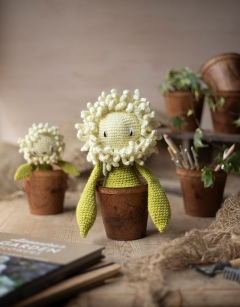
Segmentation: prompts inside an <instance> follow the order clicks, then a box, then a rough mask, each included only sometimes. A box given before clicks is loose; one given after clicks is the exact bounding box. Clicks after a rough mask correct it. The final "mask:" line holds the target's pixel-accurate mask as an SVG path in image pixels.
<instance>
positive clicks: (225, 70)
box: [200, 53, 240, 134]
mask: <svg viewBox="0 0 240 307" xmlns="http://www.w3.org/2000/svg"><path fill="white" fill-rule="evenodd" d="M200 74H201V77H202V79H203V80H204V81H205V83H206V84H207V85H208V86H209V87H210V88H212V89H213V90H214V91H215V92H216V94H217V96H219V97H223V98H224V99H225V103H224V105H223V106H222V107H218V108H217V109H216V110H215V111H212V110H211V115H212V122H213V129H214V132H215V133H229V134H236V133H240V127H237V126H236V125H235V124H234V123H233V122H234V121H236V120H237V119H238V118H239V117H240V54H238V53H225V54H220V55H217V56H214V57H212V58H211V59H209V60H207V61H206V62H205V63H204V64H203V65H202V67H201V68H200Z"/></svg>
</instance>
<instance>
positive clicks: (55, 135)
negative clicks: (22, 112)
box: [18, 124, 65, 165]
mask: <svg viewBox="0 0 240 307" xmlns="http://www.w3.org/2000/svg"><path fill="white" fill-rule="evenodd" d="M18 143H19V145H20V150H19V152H20V153H23V154H24V159H26V160H27V162H28V163H29V164H35V165H38V164H44V163H46V164H50V165H52V164H54V163H57V162H58V161H59V160H60V159H61V157H62V153H63V150H64V146H65V145H64V142H63V136H62V135H61V134H60V133H59V132H58V127H55V126H53V127H49V126H48V124H45V125H43V124H39V125H36V124H33V126H32V127H31V128H29V133H28V134H27V135H26V136H25V138H23V139H21V138H20V139H19V140H18Z"/></svg>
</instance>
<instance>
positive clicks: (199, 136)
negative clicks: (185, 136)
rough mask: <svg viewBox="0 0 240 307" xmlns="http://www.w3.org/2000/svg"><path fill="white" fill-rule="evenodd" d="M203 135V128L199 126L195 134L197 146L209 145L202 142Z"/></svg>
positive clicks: (194, 142)
mask: <svg viewBox="0 0 240 307" xmlns="http://www.w3.org/2000/svg"><path fill="white" fill-rule="evenodd" d="M202 136H203V132H202V130H201V129H200V128H197V129H196V130H195V133H194V136H193V144H194V147H195V148H202V147H208V145H205V144H203V143H202Z"/></svg>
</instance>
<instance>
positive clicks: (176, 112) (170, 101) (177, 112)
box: [164, 91, 204, 132]
mask: <svg viewBox="0 0 240 307" xmlns="http://www.w3.org/2000/svg"><path fill="white" fill-rule="evenodd" d="M164 100H165V106H166V111H167V117H168V118H171V117H175V116H179V117H182V118H183V119H184V120H185V122H186V124H185V125H183V126H182V131H195V129H197V128H198V126H199V123H200V121H201V117H202V110H203V102H204V98H202V99H199V101H196V99H195V98H194V96H193V94H192V93H190V92H181V91H177V92H171V93H168V94H166V95H164ZM189 109H194V111H195V117H196V119H197V121H196V119H195V117H194V116H193V115H190V116H187V113H188V110H189ZM169 128H170V129H171V131H172V132H180V131H179V130H178V129H175V128H173V127H172V126H171V125H170V124H169Z"/></svg>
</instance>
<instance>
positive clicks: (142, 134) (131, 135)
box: [75, 89, 160, 171]
mask: <svg viewBox="0 0 240 307" xmlns="http://www.w3.org/2000/svg"><path fill="white" fill-rule="evenodd" d="M87 107H88V111H82V112H81V117H82V118H83V124H76V125H75V127H76V128H77V129H78V134H77V136H78V138H79V139H80V140H83V141H86V143H85V145H84V146H83V147H82V148H81V150H82V151H88V155H87V160H88V161H89V162H92V163H93V164H94V165H95V164H97V163H98V162H99V161H102V162H103V166H104V169H106V170H107V171H110V170H111V167H112V166H114V167H117V166H119V163H120V162H122V163H123V164H124V165H132V164H133V163H134V162H136V163H138V164H141V165H142V164H144V161H145V160H146V158H147V157H149V156H150V155H151V154H152V153H154V152H157V148H156V144H157V142H156V141H157V140H159V139H160V136H159V135H158V132H157V130H156V128H158V127H159V126H160V123H159V122H158V121H157V120H156V119H155V118H154V116H155V114H154V112H151V110H150V108H149V102H148V101H147V100H146V98H141V96H140V93H139V90H135V91H134V95H133V96H131V94H130V92H129V91H128V90H125V91H123V95H122V96H120V95H119V94H118V92H117V91H116V90H114V89H113V90H111V93H110V94H109V95H107V94H106V93H105V92H103V93H102V94H101V96H100V97H99V98H98V101H97V102H95V104H94V105H92V104H91V103H88V104H87Z"/></svg>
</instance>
